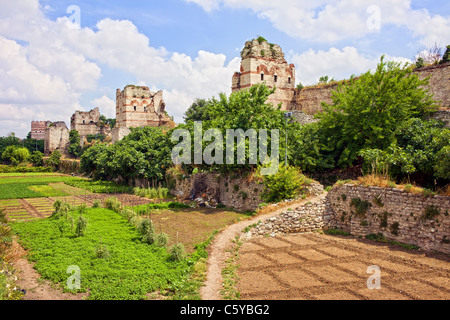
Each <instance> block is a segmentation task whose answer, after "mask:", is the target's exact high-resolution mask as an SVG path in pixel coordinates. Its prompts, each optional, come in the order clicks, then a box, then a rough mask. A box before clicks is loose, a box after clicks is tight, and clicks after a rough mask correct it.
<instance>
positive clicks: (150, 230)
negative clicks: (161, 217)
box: [137, 219, 156, 244]
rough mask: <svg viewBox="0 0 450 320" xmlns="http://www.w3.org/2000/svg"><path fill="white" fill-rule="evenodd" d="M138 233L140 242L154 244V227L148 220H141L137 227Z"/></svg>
mask: <svg viewBox="0 0 450 320" xmlns="http://www.w3.org/2000/svg"><path fill="white" fill-rule="evenodd" d="M137 229H138V231H139V233H140V234H141V236H142V237H141V240H142V242H145V243H148V244H152V243H154V242H155V240H156V239H155V227H154V225H153V221H152V220H150V219H142V220H141V221H140V222H139V225H138V228H137Z"/></svg>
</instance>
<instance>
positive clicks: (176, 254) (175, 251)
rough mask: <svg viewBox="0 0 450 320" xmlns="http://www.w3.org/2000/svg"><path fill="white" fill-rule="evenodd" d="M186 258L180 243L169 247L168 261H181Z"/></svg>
mask: <svg viewBox="0 0 450 320" xmlns="http://www.w3.org/2000/svg"><path fill="white" fill-rule="evenodd" d="M185 256H186V250H185V248H184V246H183V244H182V243H176V244H174V245H173V246H172V247H170V259H171V260H172V261H181V260H183V259H184V258H185Z"/></svg>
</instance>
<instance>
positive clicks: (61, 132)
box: [44, 122, 70, 156]
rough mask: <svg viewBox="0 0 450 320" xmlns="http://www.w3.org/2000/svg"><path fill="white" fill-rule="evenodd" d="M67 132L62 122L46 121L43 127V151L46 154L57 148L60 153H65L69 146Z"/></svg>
mask: <svg viewBox="0 0 450 320" xmlns="http://www.w3.org/2000/svg"><path fill="white" fill-rule="evenodd" d="M69 132H70V130H69V129H68V128H67V126H66V124H65V123H64V122H57V123H47V127H46V129H45V141H44V153H45V155H46V156H48V155H50V154H51V153H52V152H53V151H55V150H58V151H59V152H61V154H62V155H67V149H68V148H69Z"/></svg>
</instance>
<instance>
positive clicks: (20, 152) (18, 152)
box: [2, 145, 30, 166]
mask: <svg viewBox="0 0 450 320" xmlns="http://www.w3.org/2000/svg"><path fill="white" fill-rule="evenodd" d="M29 156H30V152H29V151H28V149H27V148H20V147H17V146H14V145H12V146H8V147H6V149H5V151H3V153H2V159H3V160H4V161H6V162H7V163H9V164H12V165H14V166H17V165H19V164H20V163H21V162H24V161H25V160H27V159H28V157H29Z"/></svg>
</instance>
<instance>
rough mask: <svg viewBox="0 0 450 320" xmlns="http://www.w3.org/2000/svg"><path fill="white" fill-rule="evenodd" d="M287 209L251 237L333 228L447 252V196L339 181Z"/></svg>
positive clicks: (449, 231) (449, 245)
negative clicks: (321, 193) (322, 193)
mask: <svg viewBox="0 0 450 320" xmlns="http://www.w3.org/2000/svg"><path fill="white" fill-rule="evenodd" d="M290 209H291V210H286V211H285V212H283V213H281V214H280V215H279V216H277V217H273V218H269V219H267V220H265V221H263V222H261V223H259V224H258V225H257V226H256V227H255V228H253V229H252V230H251V234H252V236H262V235H276V234H288V233H298V232H311V231H317V230H321V229H330V228H337V229H340V230H343V231H346V232H349V233H350V234H352V235H354V236H367V235H371V234H374V235H379V234H382V235H383V236H384V238H385V239H387V240H392V241H397V242H400V243H405V244H410V245H416V246H418V247H420V248H422V249H423V250H425V251H438V252H443V253H447V254H450V216H449V212H450V197H445V196H437V195H436V196H432V197H425V196H423V195H422V194H413V193H408V192H406V191H404V190H400V189H394V188H380V187H363V186H355V185H351V184H345V185H341V186H338V185H335V186H334V187H333V188H332V190H331V191H329V192H328V193H327V194H326V196H325V197H323V198H321V199H319V200H318V201H316V202H314V203H307V204H305V205H303V206H299V207H297V208H290Z"/></svg>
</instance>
